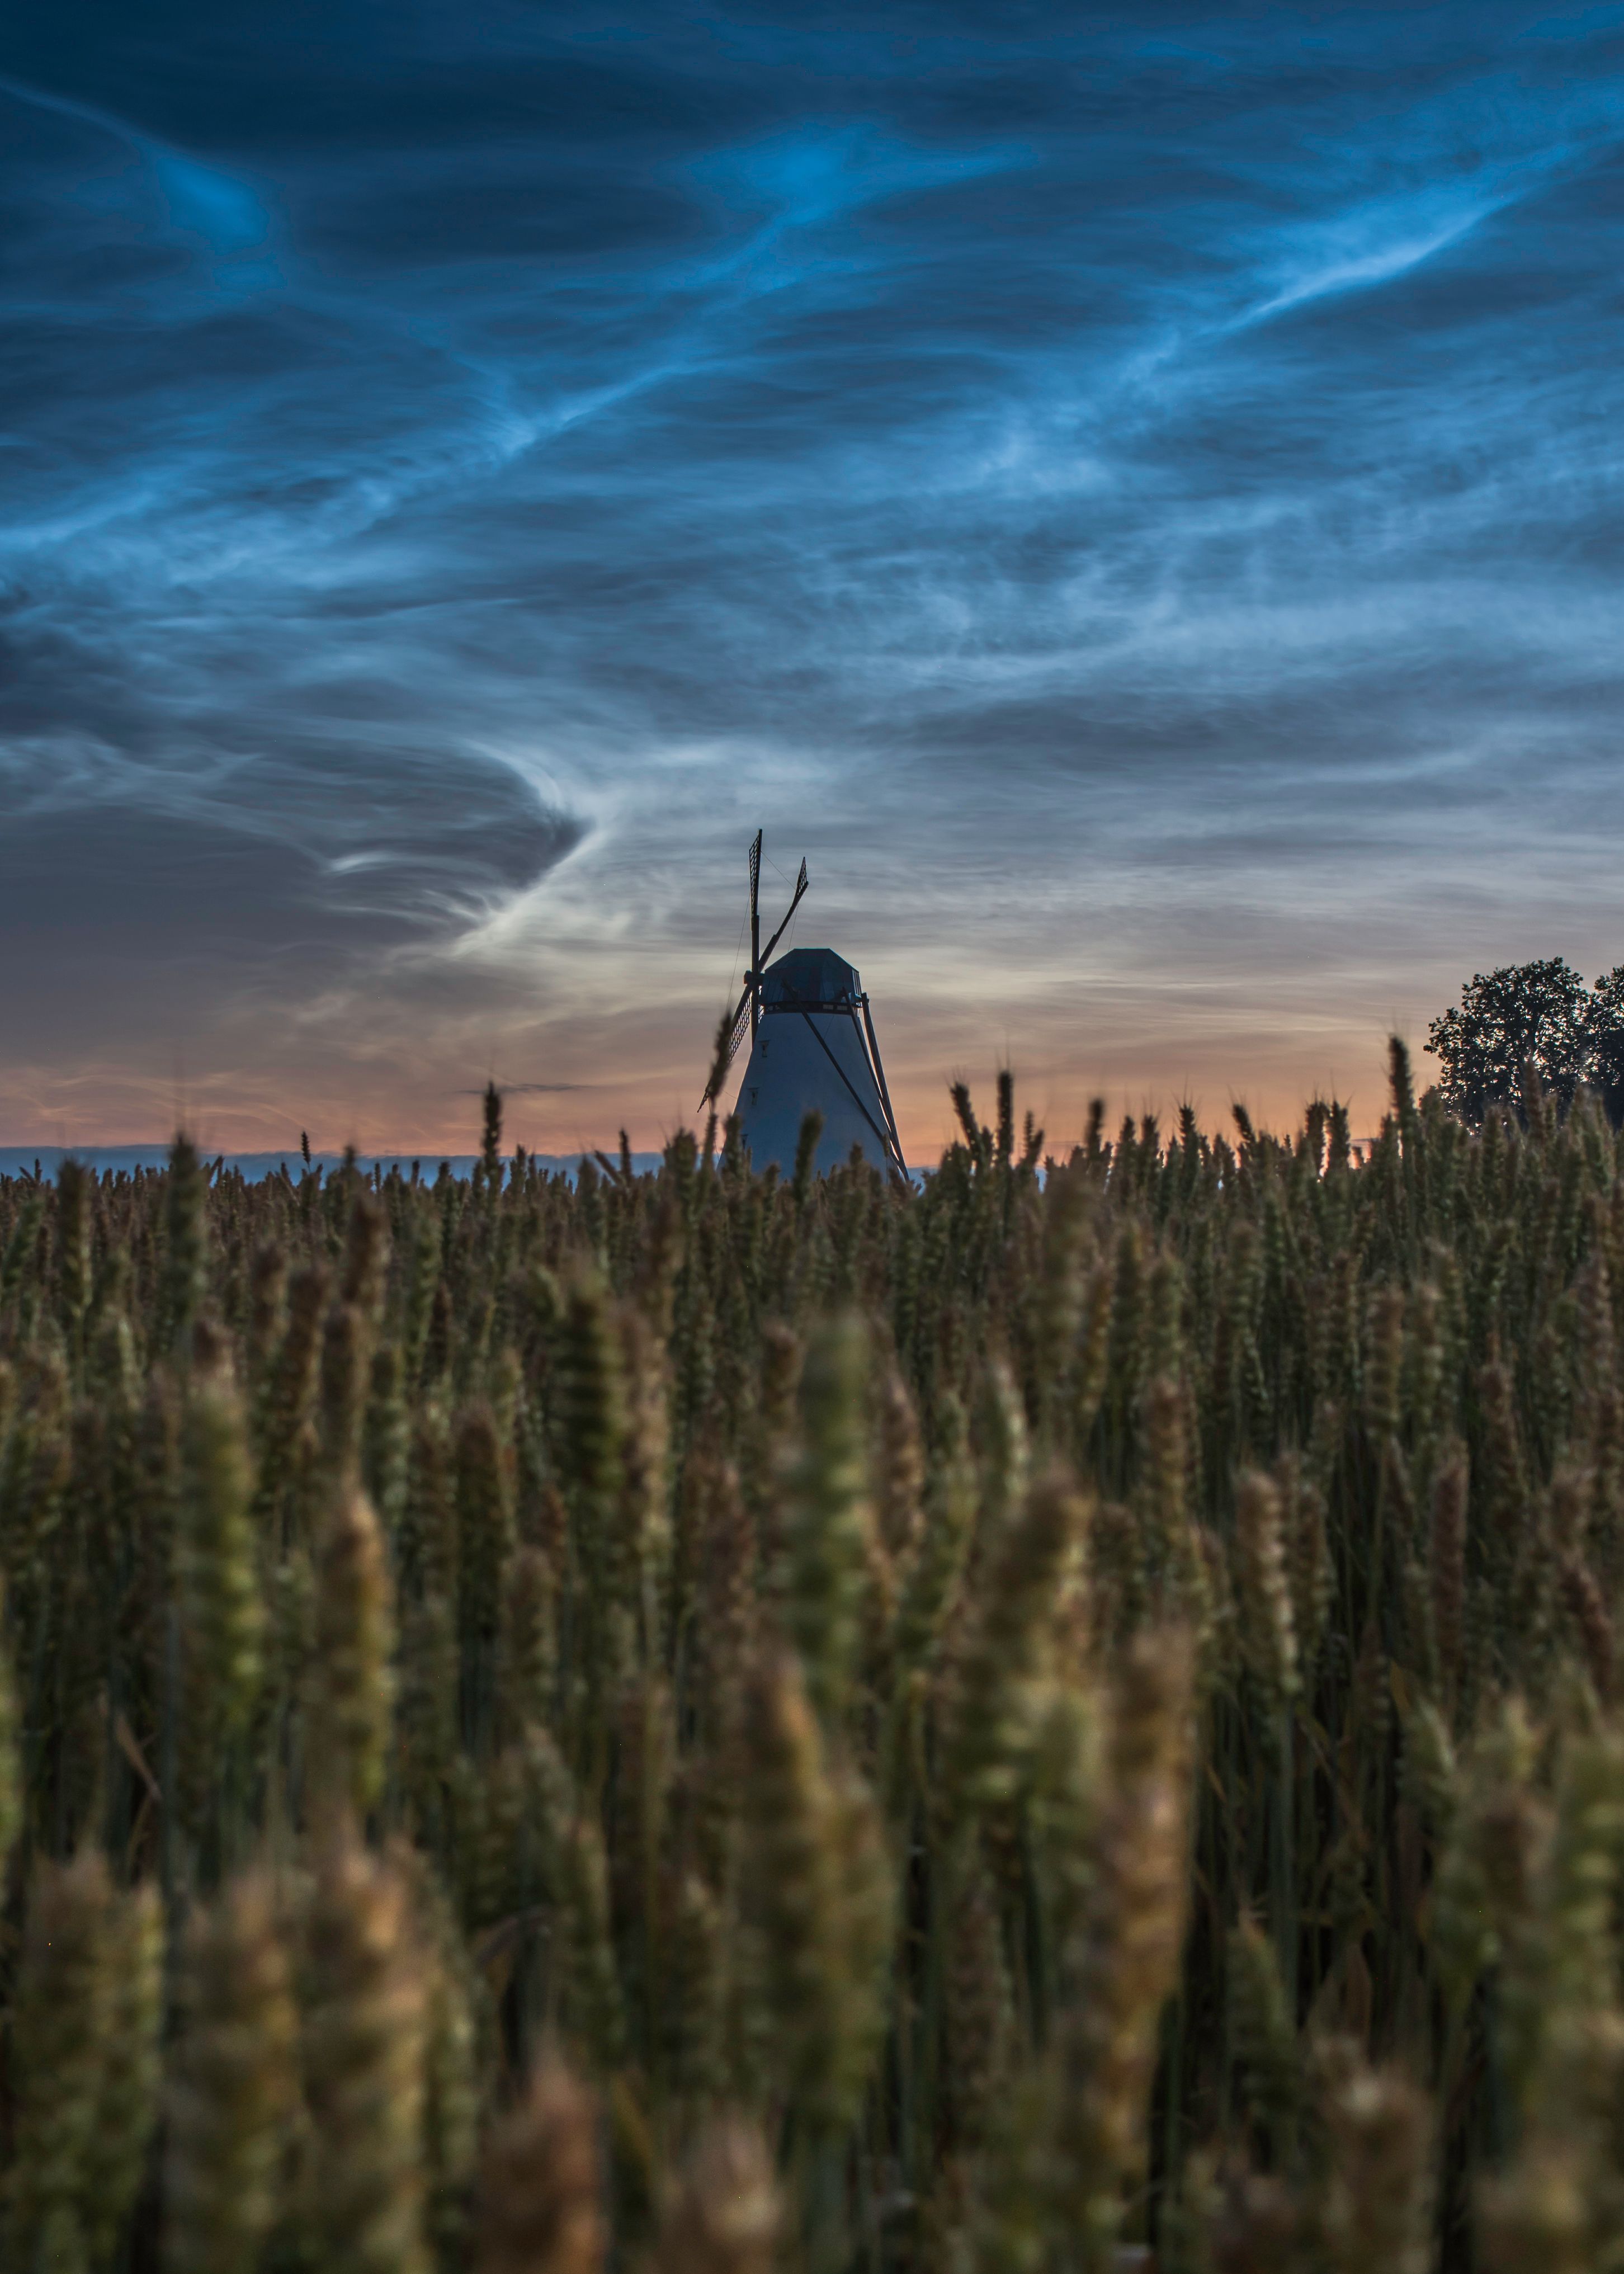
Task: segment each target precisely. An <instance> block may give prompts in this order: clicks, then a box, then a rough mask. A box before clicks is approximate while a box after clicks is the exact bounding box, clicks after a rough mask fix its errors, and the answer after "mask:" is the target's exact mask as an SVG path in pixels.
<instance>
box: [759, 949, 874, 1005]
mask: <svg viewBox="0 0 1624 2274" xmlns="http://www.w3.org/2000/svg"><path fill="white" fill-rule="evenodd" d="M859 991H860V990H859V985H858V979H857V973H856V970H855V968H854V967H853V965H851V964H849V963H848V962H847V961H846V958H845V957H844V956H843V955H837V954H836V953H835V952H834V950H833V948H831V947H792V948H791V950H790V952H789V953H788V954H787V955H781V956H779V958H778V961H777V962H776V963H770V964H769V965H768V967H767V968H766V970H765V971H764V972H763V974H762V1001H763V1004H764V1005H772V1004H775V1003H781V1004H783V1005H786V1008H793V1006H794V1005H796V1004H798V1003H844V1002H850V1001H853V1000H854V999H855V998H856V996H857V994H858V993H859Z"/></svg>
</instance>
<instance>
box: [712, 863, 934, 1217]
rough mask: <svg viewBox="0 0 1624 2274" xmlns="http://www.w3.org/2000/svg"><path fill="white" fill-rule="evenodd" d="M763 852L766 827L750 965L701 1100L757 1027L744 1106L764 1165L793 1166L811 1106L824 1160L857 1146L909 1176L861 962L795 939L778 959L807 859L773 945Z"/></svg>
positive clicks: (751, 1140)
mask: <svg viewBox="0 0 1624 2274" xmlns="http://www.w3.org/2000/svg"><path fill="white" fill-rule="evenodd" d="M761 861H762V832H761V831H760V830H759V829H758V830H757V831H756V838H755V842H754V843H753V844H752V845H751V847H750V968H749V969H748V971H747V972H746V973H745V975H744V991H743V993H742V994H741V996H740V998H739V1002H738V1006H737V1008H736V1009H735V1010H734V1013H733V1023H732V1025H731V1027H730V1028H729V1029H728V1037H727V1042H726V1045H725V1047H724V1049H723V1051H722V1053H721V1056H720V1058H718V1063H717V1070H716V1073H715V1074H714V1076H713V1078H712V1081H711V1086H709V1087H708V1088H706V1091H705V1095H704V1097H703V1099H702V1100H701V1101H700V1102H701V1103H702V1104H709V1103H711V1099H712V1098H713V1097H714V1096H717V1095H718V1093H719V1091H720V1088H721V1085H722V1083H723V1081H725V1079H726V1073H727V1070H728V1068H729V1066H730V1065H732V1064H733V1058H734V1057H735V1056H736V1055H737V1052H738V1050H739V1045H740V1044H741V1042H742V1041H743V1040H744V1035H745V1029H746V1028H747V1027H748V1029H749V1035H750V1058H749V1063H748V1065H747V1066H746V1068H745V1070H744V1080H743V1081H742V1082H741V1084H740V1087H739V1098H738V1103H737V1106H736V1108H735V1110H736V1111H737V1112H738V1115H739V1118H740V1126H741V1134H742V1136H743V1139H744V1142H745V1144H746V1146H747V1147H748V1149H749V1151H750V1154H751V1156H752V1157H753V1159H754V1161H755V1163H756V1167H757V1168H758V1169H763V1168H765V1167H766V1166H767V1164H768V1163H769V1162H776V1163H778V1166H779V1167H780V1168H787V1167H789V1166H791V1165H792V1164H793V1161H794V1158H795V1148H796V1146H797V1144H798V1142H799V1141H800V1136H801V1123H802V1121H803V1120H804V1119H805V1118H806V1116H807V1115H808V1113H810V1112H817V1113H820V1114H821V1115H822V1116H823V1133H822V1135H821V1136H820V1137H819V1140H818V1146H817V1153H816V1158H815V1162H814V1165H815V1167H816V1168H817V1169H820V1170H825V1169H831V1168H834V1167H835V1166H837V1165H838V1163H840V1162H842V1161H844V1160H846V1158H847V1157H848V1156H849V1155H850V1153H851V1150H852V1148H853V1145H855V1146H857V1147H859V1148H861V1151H862V1153H863V1154H864V1155H865V1156H866V1157H867V1158H868V1160H870V1161H872V1162H873V1163H874V1164H875V1165H876V1168H884V1169H888V1170H890V1171H891V1172H892V1173H893V1174H894V1175H897V1176H899V1177H906V1175H907V1170H906V1165H905V1164H904V1162H903V1158H902V1144H901V1141H900V1139H899V1138H898V1134H897V1118H896V1116H895V1114H894V1113H893V1112H892V1111H891V1093H890V1091H889V1090H888V1089H887V1088H886V1086H885V1069H884V1067H883V1065H882V1064H881V1062H880V1045H879V1043H878V1040H877V1038H876V1035H875V1031H874V1017H873V1013H871V1012H870V1010H869V1008H868V996H867V995H866V994H865V993H864V992H863V990H862V985H861V981H860V980H859V978H858V975H857V973H856V971H855V970H854V969H853V967H852V966H851V965H850V964H849V963H847V962H846V960H845V958H844V957H843V956H839V955H837V954H836V953H834V951H833V949H832V948H827V947H796V948H792V949H790V950H789V952H788V953H786V954H785V955H781V956H780V957H779V958H778V961H777V962H776V963H774V962H773V961H772V960H771V957H772V952H773V950H774V948H775V947H777V945H778V942H779V941H780V940H781V939H782V938H783V937H784V935H785V933H786V931H787V930H788V929H789V923H790V918H791V917H792V916H793V915H794V913H795V911H796V909H797V908H798V907H800V906H801V900H802V898H803V897H804V895H805V892H806V889H807V884H808V877H807V864H806V862H804V861H803V862H801V873H800V875H799V876H798V877H796V879H795V890H794V894H793V898H792V900H791V901H790V904H789V907H788V908H787V909H786V911H785V915H784V921H783V922H782V923H780V924H779V926H778V930H776V931H775V932H774V933H773V935H772V937H771V939H770V940H769V941H768V942H767V945H766V946H765V947H764V948H763V946H762V944H761Z"/></svg>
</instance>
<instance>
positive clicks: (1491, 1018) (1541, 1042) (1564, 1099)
mask: <svg viewBox="0 0 1624 2274" xmlns="http://www.w3.org/2000/svg"><path fill="white" fill-rule="evenodd" d="M1426 1047H1427V1049H1428V1050H1430V1051H1431V1053H1432V1056H1433V1057H1434V1058H1436V1059H1437V1060H1438V1062H1439V1065H1440V1068H1441V1073H1440V1081H1439V1084H1438V1088H1439V1091H1440V1096H1442V1098H1443V1102H1444V1103H1445V1104H1446V1105H1447V1107H1448V1108H1449V1111H1451V1112H1452V1113H1457V1114H1459V1116H1460V1117H1461V1118H1462V1120H1463V1121H1466V1122H1470V1124H1471V1125H1472V1126H1473V1127H1476V1126H1477V1125H1478V1124H1479V1123H1481V1121H1482V1119H1483V1117H1484V1115H1485V1112H1487V1111H1488V1110H1489V1108H1490V1107H1491V1106H1493V1105H1505V1106H1512V1107H1516V1106H1519V1105H1520V1103H1521V1101H1522V1069H1523V1067H1524V1066H1525V1065H1531V1066H1532V1067H1533V1069H1534V1072H1535V1073H1536V1074H1538V1077H1539V1081H1540V1084H1541V1086H1542V1088H1545V1090H1547V1091H1548V1092H1549V1093H1550V1094H1551V1095H1552V1096H1554V1097H1556V1098H1558V1099H1560V1101H1561V1103H1563V1104H1568V1103H1570V1102H1571V1100H1572V1098H1573V1096H1574V1093H1575V1090H1577V1089H1580V1088H1591V1089H1595V1090H1597V1091H1598V1092H1599V1093H1600V1095H1601V1096H1602V1098H1603V1099H1604V1101H1605V1104H1606V1108H1607V1111H1608V1113H1609V1115H1610V1116H1611V1117H1612V1118H1613V1120H1614V1121H1615V1122H1616V1121H1617V1120H1619V1119H1620V1116H1621V1115H1624V964H1620V965H1618V966H1617V967H1616V968H1614V969H1613V970H1612V971H1610V972H1607V973H1605V975H1603V976H1602V977H1601V978H1600V979H1598V981H1597V983H1596V986H1595V989H1594V991H1592V990H1590V989H1589V988H1587V987H1586V985H1585V983H1584V982H1583V979H1582V978H1581V977H1580V975H1579V974H1578V973H1577V972H1576V971H1575V969H1574V968H1573V967H1572V965H1571V964H1568V963H1565V962H1564V961H1563V960H1562V959H1561V957H1560V955H1559V956H1552V957H1550V958H1548V959H1547V960H1545V961H1544V962H1541V963H1507V964H1502V965H1501V966H1500V968H1499V969H1498V970H1497V971H1489V972H1483V971H1479V972H1477V973H1476V974H1475V975H1473V977H1472V979H1471V981H1470V984H1469V985H1467V986H1466V987H1463V988H1462V990H1461V999H1460V1002H1459V1003H1458V1004H1457V1005H1455V1007H1454V1008H1453V1009H1451V1010H1447V1011H1446V1012H1445V1013H1444V1014H1443V1016H1442V1017H1441V1018H1440V1019H1434V1020H1433V1021H1432V1025H1431V1027H1430V1028H1428V1030H1427V1042H1426Z"/></svg>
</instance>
